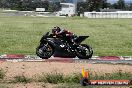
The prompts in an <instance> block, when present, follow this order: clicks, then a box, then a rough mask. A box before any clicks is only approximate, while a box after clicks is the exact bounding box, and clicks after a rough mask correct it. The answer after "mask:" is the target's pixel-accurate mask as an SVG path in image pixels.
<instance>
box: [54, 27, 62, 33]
mask: <svg viewBox="0 0 132 88" xmlns="http://www.w3.org/2000/svg"><path fill="white" fill-rule="evenodd" d="M60 31H61V29H60V28H59V27H58V26H56V27H54V28H53V29H52V33H56V32H60Z"/></svg>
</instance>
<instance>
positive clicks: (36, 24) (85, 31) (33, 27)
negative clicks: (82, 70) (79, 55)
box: [0, 16, 132, 56]
mask: <svg viewBox="0 0 132 88" xmlns="http://www.w3.org/2000/svg"><path fill="white" fill-rule="evenodd" d="M131 23H132V20H131V19H87V18H77V17H73V18H57V17H56V18H54V17H51V18H44V17H8V16H4V17H0V50H1V52H0V54H35V49H36V47H37V46H38V43H39V40H40V38H41V37H42V35H43V34H44V33H45V32H46V31H49V30H51V29H52V28H53V27H54V26H56V25H57V26H60V27H62V28H65V29H68V30H69V31H71V32H73V33H75V34H77V35H89V36H90V38H89V39H86V41H85V42H84V43H86V44H90V45H91V46H92V47H93V50H94V55H99V56H114V55H116V56H131V55H132V47H131V46H132V42H131V41H132V36H131V35H132V25H131Z"/></svg>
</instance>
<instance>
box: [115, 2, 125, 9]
mask: <svg viewBox="0 0 132 88" xmlns="http://www.w3.org/2000/svg"><path fill="white" fill-rule="evenodd" d="M117 6H118V7H117V8H118V9H125V1H124V0H119V1H118V2H117Z"/></svg>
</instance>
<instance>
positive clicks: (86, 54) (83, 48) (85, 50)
mask: <svg viewBox="0 0 132 88" xmlns="http://www.w3.org/2000/svg"><path fill="white" fill-rule="evenodd" d="M76 55H77V57H78V58H79V59H89V58H91V57H92V55H93V50H92V48H91V47H90V46H89V45H86V44H81V45H80V46H79V48H77V49H76Z"/></svg>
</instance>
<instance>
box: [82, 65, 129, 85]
mask: <svg viewBox="0 0 132 88" xmlns="http://www.w3.org/2000/svg"><path fill="white" fill-rule="evenodd" d="M81 73H82V77H83V78H82V79H81V80H80V83H81V85H82V86H87V85H129V84H130V80H89V73H88V71H85V70H84V68H82V72H81Z"/></svg>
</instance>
